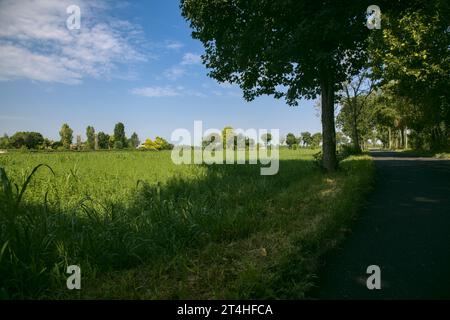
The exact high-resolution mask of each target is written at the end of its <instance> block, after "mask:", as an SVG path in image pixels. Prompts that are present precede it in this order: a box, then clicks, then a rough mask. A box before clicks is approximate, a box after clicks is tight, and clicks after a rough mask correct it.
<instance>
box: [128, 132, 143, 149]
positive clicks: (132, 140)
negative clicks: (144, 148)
mask: <svg viewBox="0 0 450 320" xmlns="http://www.w3.org/2000/svg"><path fill="white" fill-rule="evenodd" d="M140 144H141V141H139V137H138V135H137V133H136V132H133V134H132V135H131V137H130V141H129V142H128V145H129V146H130V148H134V149H136V148H137V147H139V145H140Z"/></svg>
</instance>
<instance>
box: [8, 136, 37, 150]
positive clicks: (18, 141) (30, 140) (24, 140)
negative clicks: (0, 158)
mask: <svg viewBox="0 0 450 320" xmlns="http://www.w3.org/2000/svg"><path fill="white" fill-rule="evenodd" d="M9 142H10V145H11V146H12V147H14V148H16V149H20V148H23V147H25V148H27V149H38V148H39V146H41V145H42V144H43V143H44V137H43V136H42V134H40V133H38V132H16V133H15V134H14V135H13V136H12V137H11V138H10V139H9Z"/></svg>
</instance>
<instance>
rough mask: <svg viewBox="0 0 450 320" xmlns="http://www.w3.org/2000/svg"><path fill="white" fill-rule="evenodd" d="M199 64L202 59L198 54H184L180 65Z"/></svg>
mask: <svg viewBox="0 0 450 320" xmlns="http://www.w3.org/2000/svg"><path fill="white" fill-rule="evenodd" d="M201 63H202V57H201V56H200V55H199V54H194V53H191V52H188V53H185V54H184V56H183V59H182V61H181V64H182V65H189V64H201Z"/></svg>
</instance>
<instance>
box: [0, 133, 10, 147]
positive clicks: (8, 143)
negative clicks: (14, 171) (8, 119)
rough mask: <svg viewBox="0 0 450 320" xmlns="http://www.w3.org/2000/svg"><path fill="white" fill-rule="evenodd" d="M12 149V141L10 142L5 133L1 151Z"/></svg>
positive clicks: (1, 142) (2, 138)
mask: <svg viewBox="0 0 450 320" xmlns="http://www.w3.org/2000/svg"><path fill="white" fill-rule="evenodd" d="M9 148H11V141H10V140H9V137H8V135H7V134H6V133H5V134H4V135H3V137H1V138H0V149H9Z"/></svg>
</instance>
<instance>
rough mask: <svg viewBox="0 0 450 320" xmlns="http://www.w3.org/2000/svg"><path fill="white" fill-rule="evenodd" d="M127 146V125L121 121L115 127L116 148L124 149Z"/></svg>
mask: <svg viewBox="0 0 450 320" xmlns="http://www.w3.org/2000/svg"><path fill="white" fill-rule="evenodd" d="M126 146H127V137H126V136H125V126H124V125H123V123H122V122H119V123H117V124H116V126H115V127H114V148H115V149H123V148H125V147H126Z"/></svg>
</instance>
